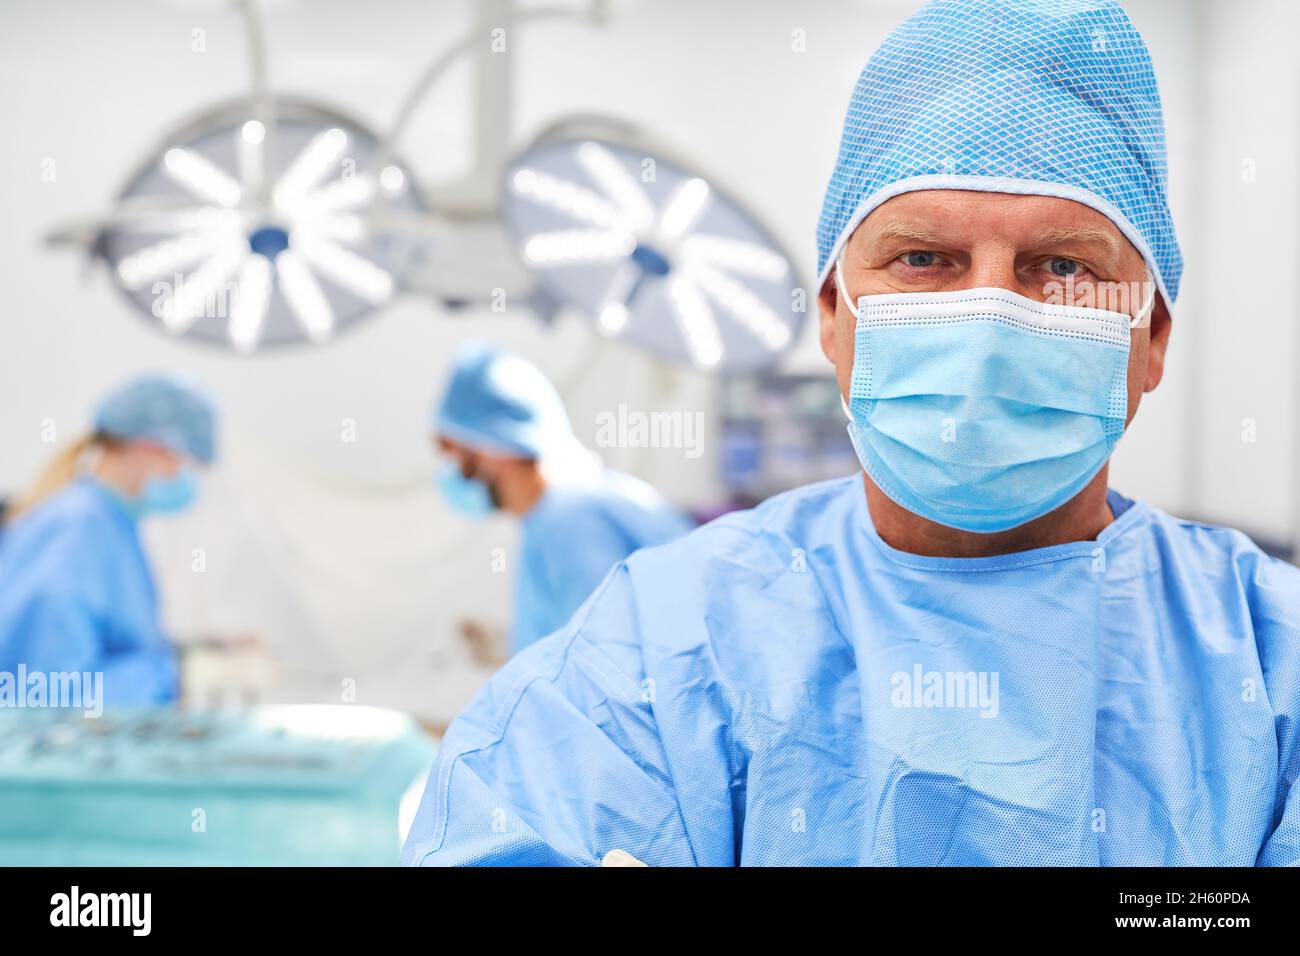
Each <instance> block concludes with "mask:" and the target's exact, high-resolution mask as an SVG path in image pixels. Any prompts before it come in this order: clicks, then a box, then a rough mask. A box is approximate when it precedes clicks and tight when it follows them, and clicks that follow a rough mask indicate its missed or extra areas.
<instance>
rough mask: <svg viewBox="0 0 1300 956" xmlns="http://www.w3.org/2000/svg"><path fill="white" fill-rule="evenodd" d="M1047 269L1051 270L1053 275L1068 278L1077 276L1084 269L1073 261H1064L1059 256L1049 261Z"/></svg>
mask: <svg viewBox="0 0 1300 956" xmlns="http://www.w3.org/2000/svg"><path fill="white" fill-rule="evenodd" d="M1047 268H1048V269H1050V270H1051V273H1052V275H1054V276H1060V277H1061V278H1066V277H1068V276H1077V275H1078V274H1079V272H1080V270H1081V268H1082V267H1081V266H1080V265H1079V263H1077V262H1075V261H1074V260H1073V259H1063V258H1061V257H1059V256H1058V257H1056V258H1054V259H1049V260H1047Z"/></svg>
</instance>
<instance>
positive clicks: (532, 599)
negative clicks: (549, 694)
mask: <svg viewBox="0 0 1300 956" xmlns="http://www.w3.org/2000/svg"><path fill="white" fill-rule="evenodd" d="M522 524H523V529H522V536H523V540H522V548H521V556H520V569H519V576H518V577H517V578H516V580H515V620H514V627H513V629H512V631H511V640H510V643H511V645H512V647H511V649H512V650H513V651H516V652H517V651H520V650H522V649H523V648H525V647H527V646H528V645H529V644H531V643H533V642H534V641H536V640H537V639H538V638H541V637H545V636H546V635H547V634H550V633H551V632H552V631H554V630H556V629H557V628H560V627H562V626H563V625H565V624H566V623H568V620H569V618H571V617H573V612H574V611H576V610H577V609H578V607H579V606H580V605H581V604H582V602H583V601H585V600H586V599H587V595H589V594H591V592H592V591H594V590H596V587H597V586H598V585H599V584H600V582H601V581H603V580H604V579H605V575H606V574H607V573H608V572H609V569H610V568H612V567H613V566H614V565H616V564H618V562H620V561H622V560H623V559H624V558H626V557H627V556H628V555H630V554H631V553H632V552H633V551H635V550H637V549H638V548H646V547H650V546H651V545H656V544H664V543H665V542H668V541H671V540H672V539H673V538H676V537H680V536H681V535H683V534H685V533H686V532H687V531H689V530H690V523H689V522H688V521H687V519H686V518H685V517H684V516H683V515H682V513H681V512H679V511H678V510H677V509H675V508H673V507H672V506H671V505H670V504H668V502H666V501H665V500H664V499H663V498H662V497H661V496H660V495H659V493H658V492H657V491H655V490H654V489H653V488H651V487H650V486H649V485H647V484H645V483H644V482H642V481H639V480H638V479H636V478H633V477H632V476H630V475H624V474H621V473H620V472H617V471H605V472H603V473H602V474H601V476H600V477H599V479H597V480H593V481H588V482H584V483H582V484H552V485H550V486H548V487H547V489H546V490H545V491H544V492H543V493H542V497H541V498H539V499H538V501H537V503H536V504H535V505H534V506H533V507H532V508H531V509H530V510H529V511H528V513H527V514H526V515H524V519H523V522H522Z"/></svg>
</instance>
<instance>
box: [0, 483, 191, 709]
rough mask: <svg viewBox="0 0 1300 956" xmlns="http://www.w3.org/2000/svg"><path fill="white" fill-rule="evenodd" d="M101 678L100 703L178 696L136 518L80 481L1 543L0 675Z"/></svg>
mask: <svg viewBox="0 0 1300 956" xmlns="http://www.w3.org/2000/svg"><path fill="white" fill-rule="evenodd" d="M19 664H25V665H26V668H27V671H28V673H31V672H34V671H41V672H45V673H49V672H51V671H91V672H96V671H99V672H103V674H104V701H103V702H104V705H105V706H106V707H123V706H146V705H153V704H165V703H167V702H169V701H171V700H173V699H174V698H175V697H176V695H177V683H178V669H177V661H176V653H175V650H174V649H173V647H172V645H171V643H170V642H169V641H168V640H167V638H166V636H165V635H164V634H163V632H162V630H161V629H160V628H159V625H158V605H157V596H156V593H155V590H154V580H153V573H152V571H151V570H150V568H149V565H148V562H147V560H146V558H145V555H144V551H143V550H142V549H141V546H140V538H139V533H138V530H137V528H136V521H135V518H134V517H133V516H132V515H131V513H130V512H129V511H128V510H127V508H126V506H125V505H124V503H123V502H122V501H121V499H120V498H118V497H117V496H116V495H115V494H114V493H113V492H112V491H110V490H109V489H108V488H106V487H105V486H104V485H102V484H101V483H99V482H97V481H95V480H93V479H91V478H82V479H79V480H77V481H75V482H73V483H72V484H71V485H69V486H68V487H66V488H64V489H62V490H61V491H59V492H57V493H55V494H54V495H53V496H51V497H50V498H49V499H47V500H46V501H44V502H42V503H41V504H39V505H38V506H37V507H36V508H35V509H34V510H33V511H31V512H30V513H28V514H26V515H23V516H22V517H21V518H20V519H19V520H18V521H17V522H16V523H14V524H13V525H12V526H10V527H9V528H8V529H7V530H6V532H5V536H4V538H3V539H0V671H7V672H9V673H11V674H16V673H17V670H18V665H19Z"/></svg>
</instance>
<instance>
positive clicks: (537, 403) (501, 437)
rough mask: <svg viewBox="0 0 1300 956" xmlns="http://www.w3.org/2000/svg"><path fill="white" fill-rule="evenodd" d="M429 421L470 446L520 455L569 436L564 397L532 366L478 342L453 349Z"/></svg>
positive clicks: (535, 454) (540, 451)
mask: <svg viewBox="0 0 1300 956" xmlns="http://www.w3.org/2000/svg"><path fill="white" fill-rule="evenodd" d="M433 427H434V429H435V431H437V432H438V433H439V434H440V435H442V436H444V437H446V438H450V439H452V440H454V441H458V442H460V443H461V444H463V445H468V446H469V447H470V448H477V449H480V450H482V451H490V452H498V453H503V454H508V455H518V456H521V457H524V458H541V457H543V456H544V455H545V454H546V452H547V451H549V450H551V449H555V448H557V447H559V446H560V445H561V444H563V443H565V442H569V441H572V440H573V429H572V427H571V426H570V425H569V416H568V415H567V414H566V413H565V411H564V403H563V402H562V401H561V400H560V395H559V393H558V392H557V391H556V390H555V386H554V385H552V384H551V383H550V381H549V380H548V379H547V378H546V376H545V375H543V374H542V373H541V371H540V370H539V369H538V368H537V366H535V365H533V364H532V363H531V362H529V361H527V360H526V359H523V358H520V357H519V356H518V355H512V354H510V353H508V352H501V351H498V350H496V349H494V348H492V347H491V346H489V345H486V344H484V343H482V342H467V343H465V344H464V345H462V346H461V348H460V349H459V350H458V351H457V352H456V355H455V358H454V359H453V361H452V374H451V382H450V384H449V385H448V386H447V391H446V394H444V395H443V397H442V401H441V402H439V403H438V406H437V407H436V408H435V409H434V415H433Z"/></svg>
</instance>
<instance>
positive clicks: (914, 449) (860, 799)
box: [405, 0, 1300, 866]
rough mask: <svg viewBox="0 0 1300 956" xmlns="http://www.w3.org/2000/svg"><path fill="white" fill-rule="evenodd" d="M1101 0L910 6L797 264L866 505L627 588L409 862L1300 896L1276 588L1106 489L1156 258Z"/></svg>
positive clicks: (1160, 208)
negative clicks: (1150, 878)
mask: <svg viewBox="0 0 1300 956" xmlns="http://www.w3.org/2000/svg"><path fill="white" fill-rule="evenodd" d="M1165 175H1166V163H1165V146H1164V131H1163V121H1162V118H1161V110H1160V99H1159V95H1158V92H1157V89H1156V84H1155V77H1154V73H1153V70H1152V66H1151V61H1150V58H1149V55H1148V53H1147V50H1146V48H1145V45H1144V44H1143V42H1142V40H1141V38H1140V37H1139V36H1138V34H1137V33H1136V31H1135V30H1134V28H1133V26H1132V24H1131V23H1130V22H1129V20H1128V18H1127V17H1126V16H1125V14H1124V12H1123V10H1122V9H1121V8H1120V7H1119V6H1118V5H1117V4H1116V3H1114V2H1112V0H1019V2H1012V0H937V2H934V3H931V4H929V5H927V6H925V7H924V8H923V9H921V11H920V12H919V13H917V14H916V15H915V16H914V17H913V18H912V19H910V20H909V21H907V22H906V23H905V24H903V25H902V26H901V27H900V28H898V29H897V30H896V31H895V32H894V33H893V34H892V35H891V36H890V37H889V38H888V39H887V40H886V41H885V43H884V45H883V46H882V47H881V48H880V50H879V51H877V53H876V54H875V55H874V56H873V57H872V58H871V60H870V61H869V62H868V63H867V65H866V67H865V69H864V71H863V73H862V76H861V78H860V80H859V81H858V84H857V87H856V89H855V90H854V92H853V96H852V99H851V101H850V104H849V109H848V117H847V120H846V123H845V127H844V134H843V139H842V143H841V147H840V152H839V157H838V160H837V162H836V165H835V169H834V172H833V174H832V176H831V180H830V185H829V187H828V189H827V192H826V198H825V204H824V207H823V211H822V218H821V223H820V227H819V229H818V256H819V264H820V282H821V285H820V307H821V308H820V312H821V315H820V328H821V343H822V348H823V351H824V352H825V354H826V357H827V358H828V359H829V360H830V362H831V364H832V365H833V367H834V370H835V375H836V378H837V380H838V382H839V386H840V391H841V394H842V396H843V400H844V405H845V409H846V411H847V417H848V420H847V426H848V431H849V435H850V437H851V439H852V442H853V444H854V446H855V448H856V449H857V453H858V457H859V458H860V460H861V464H862V472H861V473H860V474H858V475H855V476H853V477H851V478H845V479H843V480H837V481H830V482H826V483H822V484H817V485H812V486H809V487H805V488H799V489H796V490H794V491H792V492H789V493H786V494H783V495H779V496H777V497H775V498H773V499H770V500H769V501H767V502H765V503H764V504H763V505H761V506H760V507H758V508H757V509H755V510H753V511H750V512H745V513H738V514H734V515H728V516H726V517H724V518H722V519H720V520H718V521H716V522H714V523H712V524H710V525H708V526H706V527H704V528H702V529H700V530H698V531H696V532H694V533H692V534H691V535H689V536H687V537H686V538H684V539H682V540H679V541H677V542H674V543H672V544H670V545H667V546H665V547H662V548H655V549H651V550H648V551H642V552H639V553H638V554H635V555H633V556H632V557H631V558H630V559H629V560H627V561H626V562H624V563H623V564H622V565H620V567H619V568H618V570H617V571H616V573H614V574H612V575H611V576H610V577H608V578H607V579H606V580H605V582H604V584H603V585H602V586H601V588H600V590H599V591H598V592H597V593H596V594H595V596H594V597H593V598H592V600H591V601H589V602H588V603H587V604H586V605H585V606H584V607H583V608H582V610H581V611H580V612H579V613H578V614H577V615H576V616H575V617H574V618H573V620H571V621H570V622H569V623H568V625H566V626H565V627H564V628H563V629H562V630H560V631H559V632H558V633H556V634H554V635H552V636H551V637H550V638H548V639H547V640H545V641H542V642H540V643H539V644H538V645H536V646H535V647H533V648H531V649H530V651H529V652H527V653H525V654H522V655H520V656H519V657H518V658H516V659H515V660H514V661H512V662H511V664H510V665H509V666H507V667H506V668H505V669H504V670H503V671H502V672H501V673H499V674H498V675H497V676H496V677H495V679H493V680H492V681H490V682H489V683H488V684H487V686H486V687H485V688H484V689H483V690H482V691H481V693H480V694H479V695H478V697H477V698H476V699H475V700H474V701H473V702H472V703H471V705H470V706H469V708H468V710H466V711H465V713H464V714H463V715H461V717H460V718H459V719H457V720H456V721H455V722H454V723H453V724H452V726H451V727H450V729H449V732H448V734H447V736H446V739H445V742H444V744H443V747H442V750H441V753H440V755H439V761H438V764H437V766H436V768H435V769H434V771H433V773H432V775H431V777H430V780H429V784H428V791H427V795H426V797H425V801H424V804H423V807H422V808H421V810H420V813H419V816H418V819H417V821H416V823H415V826H414V827H413V829H412V831H411V835H410V838H409V841H408V843H407V845H406V849H405V860H406V862H408V863H411V864H425V865H450V864H548V865H563V864H572V865H584V866H591V865H596V864H598V863H599V862H600V861H601V860H603V859H605V858H606V855H607V854H609V853H611V852H612V851H614V850H619V851H622V853H624V854H627V855H629V856H631V857H632V858H634V859H636V860H639V861H641V862H643V863H646V864H648V865H650V866H665V865H693V864H695V865H712V866H730V865H790V864H867V865H883V866H895V865H920V866H931V865H1008V864H1016V865H1082V866H1096V865H1107V866H1112V865H1139V864H1140V865H1159V866H1165V865H1187V864H1201V865H1215V866H1220V865H1231V866H1250V865H1255V864H1260V865H1282V864H1296V863H1300V793H1297V792H1296V789H1295V781H1296V776H1297V773H1298V772H1300V739H1298V735H1300V571H1298V570H1297V569H1295V568H1293V567H1291V566H1290V565H1287V564H1284V563H1281V562H1279V561H1276V560H1272V559H1270V558H1268V557H1266V556H1265V555H1264V554H1263V553H1261V552H1260V550H1259V549H1258V548H1257V547H1255V545H1254V544H1252V543H1251V542H1250V541H1249V540H1248V539H1247V538H1246V537H1245V536H1243V535H1242V534H1240V533H1238V532H1236V531H1232V530H1228V529H1225V528H1218V527H1213V526H1210V525H1205V524H1200V523H1196V522H1190V521H1183V520H1180V519H1177V518H1173V517H1170V516H1169V515H1167V514H1164V513H1163V512H1161V511H1159V510H1157V509H1156V508H1153V507H1151V506H1149V505H1147V504H1143V503H1141V502H1136V501H1132V500H1130V499H1128V498H1125V497H1124V496H1123V495H1121V494H1120V493H1119V492H1117V491H1114V490H1112V489H1110V488H1109V487H1108V483H1107V462H1108V459H1109V456H1110V454H1111V451H1112V450H1113V449H1114V447H1115V444H1116V442H1117V441H1118V440H1119V439H1120V437H1121V436H1122V434H1123V432H1124V429H1125V427H1126V426H1127V425H1128V423H1129V422H1131V421H1132V420H1133V416H1134V414H1135V413H1136V412H1137V410H1138V407H1139V403H1140V402H1141V400H1142V398H1143V396H1144V394H1145V393H1147V392H1150V391H1151V390H1153V389H1154V388H1155V387H1156V386H1157V385H1158V384H1159V382H1160V379H1161V375H1162V372H1163V370H1164V363H1165V354H1166V346H1167V343H1168V341H1169V336H1170V333H1171V330H1172V328H1173V326H1174V324H1175V323H1176V318H1175V317H1174V314H1173V305H1174V302H1175V298H1176V296H1177V292H1178V282H1179V277H1180V273H1181V270H1182V260H1181V256H1180V254H1179V249H1178V243H1177V240H1176V238H1175V235H1174V230H1173V226H1172V224H1171V221H1170V215H1169V209H1168V205H1167V202H1166V189H1165Z"/></svg>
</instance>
